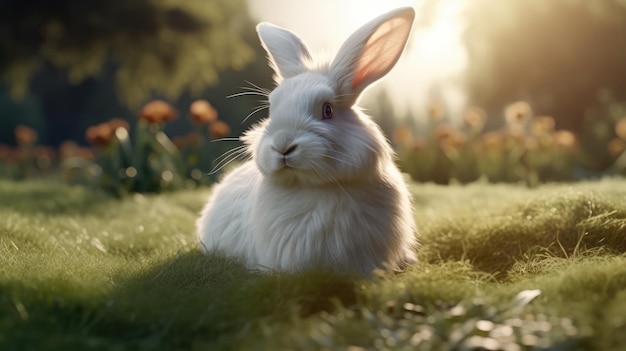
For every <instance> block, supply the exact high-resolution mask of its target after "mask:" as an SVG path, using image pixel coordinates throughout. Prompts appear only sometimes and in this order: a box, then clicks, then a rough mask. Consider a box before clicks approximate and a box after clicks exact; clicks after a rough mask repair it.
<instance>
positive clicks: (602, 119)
mask: <svg viewBox="0 0 626 351" xmlns="http://www.w3.org/2000/svg"><path fill="white" fill-rule="evenodd" d="M465 16H466V21H467V22H466V23H467V28H466V31H465V33H464V36H463V41H464V43H465V46H466V48H467V53H468V58H469V63H468V68H469V69H468V70H467V72H466V75H465V91H466V92H467V94H468V101H470V103H471V104H473V105H477V106H480V107H482V108H484V109H485V110H487V112H488V113H489V114H490V115H494V114H495V113H496V112H499V111H502V110H503V109H504V107H505V106H506V105H508V104H510V103H512V102H514V101H516V100H525V101H528V102H529V103H530V104H531V105H532V107H533V109H534V110H535V111H536V112H537V113H539V114H542V115H551V116H554V118H555V119H556V122H557V125H558V126H559V127H560V128H566V129H570V130H572V131H574V132H575V133H577V134H579V135H580V136H581V142H582V144H583V145H582V147H583V149H585V150H587V151H588V153H589V154H588V156H587V157H586V159H585V163H586V164H587V165H588V166H589V167H591V168H593V169H598V170H600V169H604V168H606V167H608V166H609V165H610V164H611V162H612V156H611V155H610V153H609V152H608V150H607V148H606V143H602V142H598V139H600V140H602V141H605V140H604V139H608V138H610V137H611V136H612V134H613V124H614V122H615V121H616V120H617V119H619V118H622V117H624V116H626V105H625V104H624V103H625V102H626V80H625V79H624V78H623V77H625V76H626V45H624V38H626V2H625V1H623V0H550V1H543V0H507V1H490V0H474V1H471V2H470V5H469V6H468V7H467V12H466V14H465Z"/></svg>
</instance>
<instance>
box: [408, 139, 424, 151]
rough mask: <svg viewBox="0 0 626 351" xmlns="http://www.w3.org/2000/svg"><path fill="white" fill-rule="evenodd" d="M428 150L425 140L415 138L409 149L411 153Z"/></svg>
mask: <svg viewBox="0 0 626 351" xmlns="http://www.w3.org/2000/svg"><path fill="white" fill-rule="evenodd" d="M427 148H428V143H427V142H426V140H424V139H421V138H417V139H415V140H414V141H413V146H412V147H411V151H421V150H425V149H427Z"/></svg>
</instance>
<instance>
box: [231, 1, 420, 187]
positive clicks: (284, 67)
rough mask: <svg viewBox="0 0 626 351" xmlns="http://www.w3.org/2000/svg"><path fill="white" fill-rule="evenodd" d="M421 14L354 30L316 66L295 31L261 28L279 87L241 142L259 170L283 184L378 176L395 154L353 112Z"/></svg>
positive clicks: (395, 14) (404, 13)
mask: <svg viewBox="0 0 626 351" xmlns="http://www.w3.org/2000/svg"><path fill="white" fill-rule="evenodd" d="M414 17H415V12H414V10H413V9H412V8H401V9H397V10H395V11H392V12H389V13H387V14H384V15H382V16H380V17H378V18H376V19H374V20H372V21H371V22H369V23H367V24H365V25H364V26H363V27H361V28H360V29H358V30H357V31H356V32H355V33H353V34H352V35H351V36H350V37H349V38H348V39H347V40H346V42H345V43H344V44H343V45H342V46H341V48H340V49H339V51H338V53H337V56H336V57H335V58H334V59H333V60H332V62H330V63H318V62H315V61H314V60H313V59H312V56H311V54H310V53H309V50H308V49H307V47H306V45H305V44H304V43H303V42H302V40H301V39H300V38H299V37H298V36H297V35H295V34H294V33H292V32H290V31H288V30H286V29H283V28H280V27H277V26H274V25H272V24H269V23H261V24H259V25H258V26H257V31H258V33H259V37H260V39H261V42H262V43H263V46H264V48H265V49H266V50H267V52H268V54H269V59H270V63H271V65H272V67H273V69H274V72H275V79H276V82H277V84H278V86H277V87H276V88H275V89H274V90H273V91H272V92H271V94H270V95H269V106H270V108H269V118H267V119H266V120H264V121H263V122H261V123H260V124H259V125H257V126H256V127H254V128H253V129H251V130H250V131H249V132H247V133H246V134H245V136H244V137H243V140H244V142H245V143H246V144H247V145H248V147H249V151H250V152H251V154H252V157H253V159H254V160H255V162H256V164H257V166H258V168H259V169H260V171H261V172H262V173H263V174H264V175H265V176H266V177H270V178H271V179H274V180H277V181H279V182H282V183H284V184H303V183H304V184H316V185H320V184H333V183H345V182H359V181H366V180H367V179H368V178H370V177H378V176H379V175H380V173H382V172H384V171H385V167H388V166H389V164H390V163H391V162H392V157H393V156H392V151H391V149H390V147H389V144H388V143H387V141H386V139H385V137H384V135H383V134H382V132H381V131H380V129H379V128H378V126H377V125H376V124H375V123H374V122H372V121H371V120H370V119H369V118H368V117H367V116H365V115H363V114H362V113H361V112H360V111H359V110H358V108H356V107H355V104H356V102H357V101H358V98H359V96H360V95H361V93H362V92H363V91H364V90H365V89H366V88H367V87H368V86H370V85H371V84H372V83H374V82H375V81H377V80H378V79H380V78H381V77H383V76H384V75H386V74H387V73H388V72H389V71H390V70H391V69H392V68H393V66H394V65H395V64H396V62H397V61H398V59H399V57H400V55H401V54H402V52H403V50H404V47H405V45H406V42H407V39H408V36H409V33H410V30H411V26H412V23H413V19H414Z"/></svg>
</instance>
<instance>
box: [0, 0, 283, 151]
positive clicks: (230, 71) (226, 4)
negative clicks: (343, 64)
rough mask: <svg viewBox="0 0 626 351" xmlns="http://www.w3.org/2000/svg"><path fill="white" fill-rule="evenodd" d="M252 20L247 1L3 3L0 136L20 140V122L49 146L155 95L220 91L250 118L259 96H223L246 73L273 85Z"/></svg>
mask: <svg viewBox="0 0 626 351" xmlns="http://www.w3.org/2000/svg"><path fill="white" fill-rule="evenodd" d="M255 24H256V21H253V20H252V19H251V18H250V16H249V14H248V11H247V4H246V2H245V1H244V0H188V1H175V0H158V1H156V0H128V1H108V0H94V1H81V0H61V1H54V2H49V1H42V0H25V1H11V0H9V1H2V2H0V79H1V81H2V83H3V84H2V86H1V87H0V113H1V116H2V118H0V142H10V143H15V141H14V140H13V129H14V127H15V126H17V125H18V124H27V125H29V126H31V127H33V128H35V129H37V130H38V131H39V135H40V142H42V143H44V144H48V145H53V146H57V145H59V144H60V143H61V142H62V141H64V140H66V139H75V140H80V141H81V142H84V140H85V139H84V137H83V134H84V130H85V129H86V128H87V127H88V126H90V125H93V124H95V123H100V122H102V121H105V120H108V119H109V118H111V117H113V116H117V117H121V118H124V119H127V120H129V121H132V120H133V118H132V117H133V116H134V115H136V111H137V109H138V108H139V107H140V106H141V105H142V104H143V103H145V102H146V101H148V100H149V99H151V98H154V97H159V98H163V99H167V100H169V101H172V102H174V103H175V105H177V106H179V107H182V106H188V105H189V103H190V102H191V101H192V100H194V99H195V98H197V97H200V96H205V97H206V96H216V97H219V101H217V99H216V101H214V102H213V103H214V104H215V105H216V106H217V107H218V108H219V109H223V110H222V111H224V112H229V113H225V115H233V116H237V117H236V118H239V117H240V116H242V115H243V116H245V115H246V114H247V113H248V110H249V109H250V108H251V106H253V105H255V103H254V102H243V103H241V101H239V103H236V104H229V105H228V106H227V105H226V104H223V102H222V101H223V97H224V96H226V95H228V94H230V93H232V92H233V91H237V90H238V87H239V86H241V85H242V84H244V83H245V80H244V79H248V80H250V81H254V82H256V83H257V84H267V85H269V84H271V83H270V82H271V80H270V73H269V69H268V68H267V65H266V63H265V62H264V56H265V54H264V53H263V52H261V50H262V49H261V48H260V47H259V45H258V40H257V36H256V33H255V31H254V26H255ZM243 77H246V78H243ZM224 92H228V93H224ZM240 120H241V119H239V121H240ZM237 124H239V123H237ZM170 128H171V129H172V130H176V131H178V129H181V128H182V129H184V128H185V127H184V126H181V125H177V124H173V125H172V126H170ZM237 131H238V130H235V132H237Z"/></svg>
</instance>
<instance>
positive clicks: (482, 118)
mask: <svg viewBox="0 0 626 351" xmlns="http://www.w3.org/2000/svg"><path fill="white" fill-rule="evenodd" d="M463 122H465V124H466V125H467V126H469V127H470V128H471V129H473V130H478V131H480V130H482V129H483V127H484V126H485V123H486V122H487V113H486V112H485V110H483V109H482V108H480V107H470V108H468V109H467V110H466V111H465V113H464V114H463Z"/></svg>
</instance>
